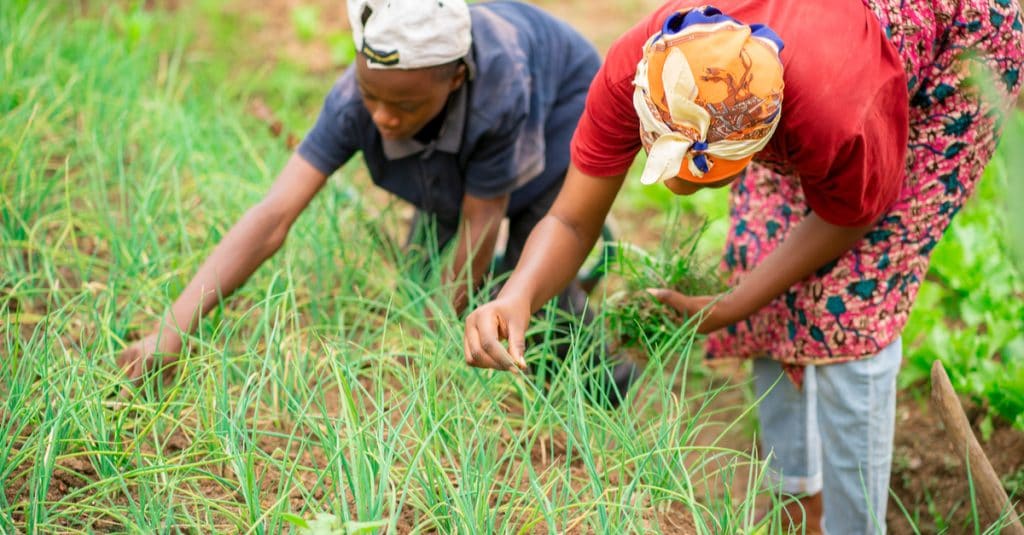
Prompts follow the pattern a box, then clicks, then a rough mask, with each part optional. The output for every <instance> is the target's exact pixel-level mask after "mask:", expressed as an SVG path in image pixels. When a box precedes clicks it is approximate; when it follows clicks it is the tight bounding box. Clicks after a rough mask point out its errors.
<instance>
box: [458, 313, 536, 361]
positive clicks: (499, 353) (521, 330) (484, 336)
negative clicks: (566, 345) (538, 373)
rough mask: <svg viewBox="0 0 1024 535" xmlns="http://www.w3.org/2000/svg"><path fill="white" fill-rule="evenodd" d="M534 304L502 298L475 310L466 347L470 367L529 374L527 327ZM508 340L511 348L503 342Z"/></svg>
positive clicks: (467, 328) (470, 317) (468, 324)
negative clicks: (527, 364) (526, 357)
mask: <svg viewBox="0 0 1024 535" xmlns="http://www.w3.org/2000/svg"><path fill="white" fill-rule="evenodd" d="M529 323H530V303H529V302H524V301H516V300H513V299H509V298H500V297H499V298H498V299H495V300H494V301H491V302H490V303H487V304H485V305H483V306H481V307H479V308H477V309H476V310H474V311H473V312H472V313H471V314H470V315H469V317H468V318H466V335H465V337H464V339H463V344H464V348H465V352H466V364H469V365H470V366H474V367H476V368H491V369H495V370H506V371H525V370H526V360H525V359H524V358H523V355H524V353H526V327H527V325H529ZM505 340H507V341H508V345H509V348H508V349H505V345H504V344H503V343H502V342H503V341H505Z"/></svg>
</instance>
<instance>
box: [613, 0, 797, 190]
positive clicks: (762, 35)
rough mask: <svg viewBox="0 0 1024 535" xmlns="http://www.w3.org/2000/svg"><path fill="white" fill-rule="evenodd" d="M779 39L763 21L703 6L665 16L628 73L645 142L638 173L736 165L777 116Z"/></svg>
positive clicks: (719, 173)
mask: <svg viewBox="0 0 1024 535" xmlns="http://www.w3.org/2000/svg"><path fill="white" fill-rule="evenodd" d="M782 46H783V45H782V40H781V39H779V37H778V36H777V35H776V34H775V32H773V31H772V30H771V29H770V28H768V27H767V26H764V25H761V24H754V25H751V26H747V25H745V24H742V23H740V22H738V21H736V20H735V19H733V18H731V17H728V16H726V15H723V14H722V12H721V11H719V10H717V9H715V8H713V7H710V6H706V7H701V8H697V9H693V10H690V11H685V12H682V11H681V12H677V13H674V14H672V15H671V16H669V17H668V19H667V20H666V21H665V24H664V26H663V27H662V30H661V32H659V33H657V34H655V35H653V36H651V38H650V39H648V40H647V43H646V44H645V45H644V57H643V59H641V60H640V63H639V64H637V69H636V78H635V79H634V80H633V84H634V85H635V86H636V89H635V90H634V93H633V106H634V107H635V108H636V112H637V115H638V116H639V118H640V139H641V141H642V142H643V145H644V149H645V150H647V165H646V166H645V167H644V172H643V175H642V176H641V179H640V181H641V182H642V183H643V184H654V183H656V182H661V181H663V180H667V179H669V178H672V177H676V176H678V177H680V178H683V179H685V180H687V181H689V182H694V183H698V184H707V183H711V182H716V181H719V180H722V179H724V178H727V177H729V176H732V175H735V174H737V173H739V172H740V171H741V170H743V168H744V167H745V166H746V165H747V163H748V162H750V160H751V158H753V156H754V154H755V153H757V152H758V151H760V150H761V149H762V148H764V146H765V145H766V144H767V143H768V140H769V139H771V137H772V134H773V133H774V132H775V127H776V126H778V124H779V117H780V115H781V111H782V88H783V81H782V62H781V60H780V59H779V53H780V52H781V51H782Z"/></svg>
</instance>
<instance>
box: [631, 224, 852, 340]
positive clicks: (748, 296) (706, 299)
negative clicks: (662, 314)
mask: <svg viewBox="0 0 1024 535" xmlns="http://www.w3.org/2000/svg"><path fill="white" fill-rule="evenodd" d="M871 228H872V226H871V225H868V226H860V227H843V226H839V225H833V224H831V223H829V222H827V221H825V220H824V219H822V218H821V217H820V216H818V215H817V214H815V213H813V212H812V213H811V214H810V215H808V216H807V217H806V218H804V220H803V221H801V222H800V223H799V224H798V225H797V226H796V227H794V228H793V230H792V231H791V232H790V233H789V235H788V236H787V237H786V239H785V240H783V241H782V243H781V244H779V246H778V247H777V248H776V249H775V250H774V251H772V252H771V253H770V254H769V255H768V256H767V257H766V258H765V259H764V260H763V261H762V262H761V263H760V264H758V265H757V266H756V267H755V268H754V269H753V270H752V271H751V272H750V273H748V274H747V275H746V276H745V277H744V278H743V280H742V281H741V282H740V283H739V284H738V285H737V286H736V287H735V288H733V289H732V291H731V292H728V293H725V294H723V295H721V296H687V295H683V294H680V293H678V292H675V291H672V290H667V289H664V288H657V289H651V290H650V292H651V293H652V294H653V295H654V296H655V297H657V298H658V300H660V301H661V302H663V303H665V304H667V305H669V306H671V307H673V308H675V309H676V310H679V311H680V312H682V313H683V314H684V315H686V316H690V315H694V314H698V313H700V312H701V311H702V310H703V311H704V317H703V319H702V320H701V323H700V326H699V327H698V331H699V332H701V333H709V332H711V331H715V330H718V329H721V328H722V327H726V326H728V325H732V324H733V323H736V322H738V321H741V320H743V319H745V318H747V317H748V316H750V315H751V314H753V313H754V312H757V311H758V310H760V309H761V308H762V307H764V306H765V305H767V304H768V303H770V302H771V301H772V300H773V299H775V298H776V297H778V296H780V295H782V294H783V292H785V291H786V290H788V289H789V288H791V287H793V285H794V284H796V283H798V282H800V281H801V280H803V279H805V278H807V277H808V276H809V275H811V274H812V273H814V271H816V270H817V269H818V268H820V267H821V266H823V265H825V264H827V263H828V262H830V261H832V260H834V259H836V258H838V257H839V256H840V255H841V254H843V253H845V252H846V251H849V250H850V249H852V248H853V247H854V246H855V245H856V244H857V242H858V241H860V240H861V238H863V237H864V235H865V234H867V232H868V231H869V230H871ZM712 303H713V304H712ZM709 304H710V305H712V306H711V308H710V309H709V310H705V307H707V306H708V305H709Z"/></svg>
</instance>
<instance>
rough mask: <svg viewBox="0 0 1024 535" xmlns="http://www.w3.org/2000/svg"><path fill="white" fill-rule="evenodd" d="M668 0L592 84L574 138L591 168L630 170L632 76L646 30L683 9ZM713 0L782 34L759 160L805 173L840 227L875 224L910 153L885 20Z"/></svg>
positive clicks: (843, 9)
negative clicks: (777, 99) (770, 127)
mask: <svg viewBox="0 0 1024 535" xmlns="http://www.w3.org/2000/svg"><path fill="white" fill-rule="evenodd" d="M706 4H707V1H706V0H696V1H695V0H674V1H669V2H667V3H666V4H664V5H663V6H662V7H660V8H658V10H657V11H655V12H654V13H652V14H651V15H649V16H648V17H646V18H644V19H643V20H642V21H640V23H639V24H637V25H636V26H634V27H633V28H632V29H630V30H629V31H628V32H626V33H625V34H624V35H623V36H622V37H620V38H619V39H618V41H616V42H615V44H614V45H612V47H611V49H610V50H609V51H608V57H607V58H606V59H605V63H604V66H602V67H601V70H600V71H598V73H597V76H596V77H595V78H594V81H593V83H592V84H591V86H590V93H589V95H588V96H587V106H586V110H585V111H584V113H583V116H582V117H581V118H580V122H579V126H578V127H577V129H576V134H575V135H574V136H573V140H572V161H573V163H574V164H575V165H576V167H577V168H579V169H580V170H581V171H583V172H584V173H586V174H589V175H593V176H613V175H618V174H622V173H625V172H626V170H627V169H628V168H629V166H630V164H631V163H632V162H633V158H634V157H635V156H636V153H637V151H639V150H640V148H641V144H640V137H639V128H640V126H639V121H638V119H637V116H636V112H635V111H634V110H633V76H634V74H635V73H636V65H637V62H639V61H640V59H641V56H642V55H643V45H644V43H645V42H646V41H647V39H648V38H649V37H650V36H651V35H653V34H655V33H656V32H658V31H659V30H660V29H661V25H662V23H663V22H664V20H665V18H666V17H668V16H669V14H671V13H672V12H674V11H677V10H687V9H692V8H694V7H698V6H701V5H706ZM712 5H714V6H715V7H717V8H719V9H720V10H722V12H723V13H725V14H726V15H729V16H731V17H733V18H735V19H736V20H739V21H740V22H743V23H745V24H756V23H762V24H766V25H767V26H769V27H770V28H772V29H773V30H775V32H776V33H777V34H778V35H779V36H780V37H781V38H782V41H783V43H784V44H785V47H784V49H783V51H782V64H783V77H784V80H785V83H786V86H785V89H784V91H783V101H782V118H781V120H780V123H779V127H778V129H777V130H776V131H775V135H774V136H773V138H772V140H771V141H770V142H769V143H768V145H767V146H766V147H765V149H764V150H762V151H761V152H760V153H758V154H757V155H756V156H755V158H754V159H755V161H760V162H763V163H766V164H772V167H773V168H776V169H780V168H781V169H784V170H786V171H787V172H789V173H792V174H794V175H796V176H799V178H800V182H801V185H802V187H803V191H804V194H805V196H806V198H807V202H808V204H809V205H810V207H811V209H812V210H814V212H815V213H817V214H818V215H819V216H820V217H822V218H823V219H825V220H826V221H828V222H830V223H833V224H836V225H847V226H858V225H866V224H869V223H871V222H872V221H874V220H876V219H878V218H879V217H880V216H881V215H883V214H884V213H885V212H886V210H887V209H888V208H889V206H890V205H891V204H892V202H893V201H894V200H895V199H896V196H897V194H898V193H899V189H900V185H901V184H902V182H903V177H904V172H905V161H904V160H905V156H906V151H907V132H908V129H909V119H908V111H909V109H908V96H907V76H906V73H905V72H904V70H903V63H902V61H901V60H900V58H899V55H898V54H897V52H896V50H895V49H894V48H893V46H892V45H891V44H890V43H889V42H888V40H887V39H886V36H885V33H884V32H883V30H882V28H881V26H880V24H879V22H878V19H877V18H876V17H875V15H874V14H873V13H872V12H871V11H870V10H869V9H868V8H867V7H865V6H864V4H863V3H862V2H861V1H860V0H836V1H830V2H814V1H794V0H719V1H716V2H714V3H713V4H712Z"/></svg>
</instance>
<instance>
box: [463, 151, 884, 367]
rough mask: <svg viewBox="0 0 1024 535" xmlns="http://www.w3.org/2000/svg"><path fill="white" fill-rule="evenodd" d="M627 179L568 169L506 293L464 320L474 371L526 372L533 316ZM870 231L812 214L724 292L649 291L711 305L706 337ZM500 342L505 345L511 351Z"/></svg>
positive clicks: (678, 301)
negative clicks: (527, 340)
mask: <svg viewBox="0 0 1024 535" xmlns="http://www.w3.org/2000/svg"><path fill="white" fill-rule="evenodd" d="M622 181H623V177H622V176H618V177H613V178H597V177H591V176H587V175H585V174H583V173H582V172H581V171H579V170H578V169H576V168H575V167H570V170H569V173H568V174H567V175H566V182H565V185H564V186H563V188H562V191H561V193H560V194H559V196H558V199H556V201H555V204H554V206H552V208H551V210H550V212H549V213H548V215H547V216H546V217H545V218H544V219H543V220H542V221H541V222H540V223H539V224H538V225H537V228H535V229H534V231H533V232H532V233H531V234H530V238H529V240H528V241H527V243H526V249H525V250H524V252H523V256H522V258H521V259H520V261H519V265H518V266H516V270H515V272H514V273H513V275H512V277H511V278H510V279H509V281H508V283H507V284H506V285H505V287H504V289H503V290H502V291H501V293H500V294H499V295H498V297H497V298H496V299H495V300H494V301H491V302H490V303H487V304H485V305H483V306H481V307H480V308H478V309H476V310H475V311H473V313H472V314H470V315H469V318H467V320H466V334H465V340H464V350H465V357H466V362H467V363H468V364H469V365H471V366H476V367H480V368H493V369H499V370H511V369H514V368H519V369H525V361H523V353H524V352H525V349H526V345H525V336H524V333H525V331H526V327H527V324H528V322H529V319H530V314H531V313H532V312H534V311H536V310H537V309H539V308H540V306H542V305H543V303H545V302H546V301H547V300H548V299H550V298H551V297H553V296H554V295H555V294H556V293H557V292H558V291H560V290H561V289H562V288H563V287H564V286H565V285H566V284H568V283H569V281H570V280H571V279H572V277H573V276H575V273H576V270H578V269H579V266H580V265H581V264H582V263H583V260H584V258H585V256H586V254H587V251H589V250H590V248H591V247H592V246H593V244H594V243H595V242H596V240H597V237H598V234H599V232H600V229H601V223H602V222H603V221H604V218H605V216H606V215H607V214H608V210H609V209H610V208H611V204H612V202H613V201H614V199H615V196H616V195H617V193H618V190H619V188H620V187H621V185H622ZM667 186H678V184H672V185H667ZM669 189H672V190H673V191H675V190H676V189H678V188H673V187H670V188H669ZM677 193H682V192H681V191H680V192H677ZM870 228H871V227H870V226H862V227H842V226H838V225H833V224H830V223H828V222H826V221H825V220H823V219H821V218H820V217H819V216H818V215H816V214H813V213H812V214H811V215H809V216H808V217H807V218H806V219H804V221H802V222H801V223H800V224H798V225H797V226H796V227H795V228H794V229H793V231H792V232H791V233H790V235H789V236H788V237H787V238H786V240H784V241H783V243H782V244H780V245H779V247H778V248H777V249H775V251H773V252H772V253H771V254H769V255H768V257H767V258H765V260H764V261H763V262H762V263H761V264H760V265H758V266H757V267H756V268H755V269H754V270H753V271H752V272H751V273H750V274H749V275H747V276H746V277H745V278H744V279H743V280H742V281H741V282H740V284H739V285H738V286H737V287H736V288H734V289H733V290H732V291H731V292H729V293H727V294H724V295H722V296H697V297H692V296H685V295H682V294H679V293H677V292H673V291H670V290H665V289H652V290H651V293H653V294H654V295H655V296H656V297H658V298H659V299H661V300H662V301H664V302H666V303H667V304H669V305H671V306H674V307H675V308H677V309H679V310H680V311H682V312H684V313H686V314H696V313H699V312H701V311H702V310H703V309H704V308H705V307H707V306H708V305H709V304H711V303H713V302H714V303H715V304H714V306H713V307H712V308H711V309H710V311H707V312H705V317H704V319H703V320H702V323H701V325H700V327H699V328H700V331H701V332H705V333H706V332H710V331H713V330H716V329H719V328H722V327H724V326H727V325H731V324H733V323H735V322H737V321H740V320H742V319H744V318H746V317H748V316H749V315H751V314H753V313H754V312H756V311H757V310H758V309H760V308H761V307H763V306H765V305H766V304H768V303H769V302H771V301H772V300H773V299H775V298H776V297H778V296H779V295H781V294H782V293H783V292H785V291H786V290H787V289H789V288H790V287H792V286H793V285H794V284H796V283H797V282H799V281H800V280H803V279H804V278H806V277H807V276H808V275H810V274H811V273H813V272H814V271H815V270H816V269H818V268H820V267H821V266H823V265H825V264H826V263H827V262H829V261H831V260H833V259H835V258H836V257H838V256H839V255H841V254H842V253H844V252H846V251H847V250H849V249H851V248H852V247H853V246H854V245H856V243H857V242H858V241H859V240H860V239H861V238H862V237H863V236H864V234H866V233H867V231H868V230H870ZM503 340H507V341H508V344H509V347H508V349H507V350H506V348H505V346H504V345H503V344H502V341H503Z"/></svg>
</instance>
